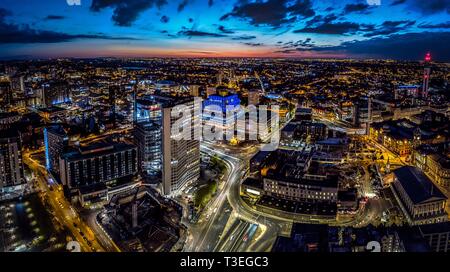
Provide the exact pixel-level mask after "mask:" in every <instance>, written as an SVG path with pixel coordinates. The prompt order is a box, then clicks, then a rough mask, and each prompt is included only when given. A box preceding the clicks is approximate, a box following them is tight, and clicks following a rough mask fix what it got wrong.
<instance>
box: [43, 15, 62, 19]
mask: <svg viewBox="0 0 450 272" xmlns="http://www.w3.org/2000/svg"><path fill="white" fill-rule="evenodd" d="M65 18H66V17H65V16H62V15H47V17H45V18H44V20H63V19H65Z"/></svg>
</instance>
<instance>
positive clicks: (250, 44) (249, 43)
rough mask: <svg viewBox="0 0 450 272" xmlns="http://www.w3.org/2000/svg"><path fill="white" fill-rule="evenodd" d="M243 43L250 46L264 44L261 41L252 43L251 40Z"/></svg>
mask: <svg viewBox="0 0 450 272" xmlns="http://www.w3.org/2000/svg"><path fill="white" fill-rule="evenodd" d="M244 44H245V45H248V46H252V47H259V46H263V45H264V44H263V43H252V42H246V43H244Z"/></svg>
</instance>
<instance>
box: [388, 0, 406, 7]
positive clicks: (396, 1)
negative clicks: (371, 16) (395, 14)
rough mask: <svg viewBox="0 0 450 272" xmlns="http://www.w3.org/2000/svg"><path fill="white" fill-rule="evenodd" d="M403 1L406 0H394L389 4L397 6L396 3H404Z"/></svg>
mask: <svg viewBox="0 0 450 272" xmlns="http://www.w3.org/2000/svg"><path fill="white" fill-rule="evenodd" d="M405 2H406V0H394V1H393V2H392V3H391V6H397V5H400V4H403V3H405Z"/></svg>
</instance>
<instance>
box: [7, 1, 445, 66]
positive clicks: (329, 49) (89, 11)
mask: <svg viewBox="0 0 450 272" xmlns="http://www.w3.org/2000/svg"><path fill="white" fill-rule="evenodd" d="M68 2H69V3H70V2H74V3H76V2H77V1H64V0H60V1H57V0H45V1H32V0H22V1H12V0H5V1H2V2H1V3H0V50H1V52H2V58H5V59H9V58H27V59H30V58H48V57H51V58H57V57H110V56H112V57H162V56H169V57H288V58H291V57H299V58H305V57H306V58H334V57H336V58H377V59H397V60H420V59H422V56H423V55H424V54H425V53H426V52H428V51H431V52H432V53H433V56H434V60H435V61H449V60H450V53H449V51H448V50H447V46H446V45H447V44H449V43H450V32H449V28H450V21H449V12H450V10H449V6H450V2H449V0H430V1H421V0H381V1H379V2H380V5H376V4H377V2H378V1H364V0H361V1H359V0H346V1H332V0H321V1H314V0H296V1H287V0H267V1H242V0H239V1H224V0H210V1H206V0H205V1H201V0H180V1H166V0H150V1H146V0H129V1H125V0H123V1H121V0H115V1H106V0H92V1H91V0H81V2H80V3H81V5H72V6H70V5H69V4H67V3H68ZM371 2H373V3H371Z"/></svg>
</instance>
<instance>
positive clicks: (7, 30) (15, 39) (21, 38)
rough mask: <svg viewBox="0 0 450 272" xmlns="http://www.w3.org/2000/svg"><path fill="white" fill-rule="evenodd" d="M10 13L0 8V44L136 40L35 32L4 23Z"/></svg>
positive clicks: (29, 28)
mask: <svg viewBox="0 0 450 272" xmlns="http://www.w3.org/2000/svg"><path fill="white" fill-rule="evenodd" d="M10 15H11V12H9V11H7V10H5V9H1V8H0V43H59V42H68V41H72V40H76V39H102V40H137V39H135V38H127V37H113V36H107V35H103V34H66V33H61V32H55V31H48V30H37V29H33V28H31V27H30V26H29V25H26V24H24V25H16V24H10V23H6V22H5V17H7V16H10Z"/></svg>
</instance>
